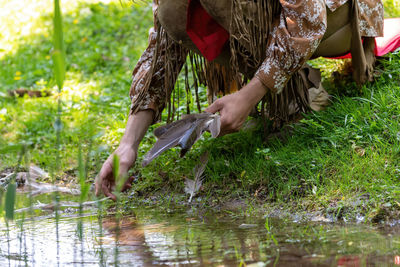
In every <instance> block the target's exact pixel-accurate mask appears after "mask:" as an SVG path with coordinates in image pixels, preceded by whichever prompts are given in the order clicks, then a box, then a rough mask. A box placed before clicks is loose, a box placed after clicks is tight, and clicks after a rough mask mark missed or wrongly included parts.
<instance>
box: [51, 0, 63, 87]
mask: <svg viewBox="0 0 400 267" xmlns="http://www.w3.org/2000/svg"><path fill="white" fill-rule="evenodd" d="M53 25H54V38H53V44H54V49H53V52H52V54H53V62H54V76H55V78H56V81H57V86H58V90H59V91H61V89H62V87H63V83H64V79H65V51H64V38H63V29H62V15H61V11H60V1H59V0H54V21H53Z"/></svg>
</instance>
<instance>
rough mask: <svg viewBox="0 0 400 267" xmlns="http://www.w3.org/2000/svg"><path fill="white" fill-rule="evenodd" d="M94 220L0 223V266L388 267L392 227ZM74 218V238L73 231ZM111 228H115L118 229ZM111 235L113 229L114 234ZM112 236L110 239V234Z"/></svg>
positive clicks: (187, 215)
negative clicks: (79, 227)
mask: <svg viewBox="0 0 400 267" xmlns="http://www.w3.org/2000/svg"><path fill="white" fill-rule="evenodd" d="M134 210H135V214H134V215H132V216H123V217H122V218H121V221H120V228H118V227H117V223H116V219H115V218H114V217H109V218H99V217H98V216H97V213H96V212H94V210H90V209H89V210H86V211H85V214H84V215H83V216H78V215H77V214H76V213H75V210H74V209H71V208H69V209H67V210H65V211H64V212H63V213H61V215H60V219H59V221H58V229H59V231H58V240H57V233H56V220H55V218H54V214H53V212H51V211H49V212H46V213H41V214H40V216H38V217H36V218H35V220H25V221H24V222H23V223H22V225H23V227H20V226H21V221H20V222H14V223H13V224H10V226H9V229H10V230H9V231H8V233H7V227H6V225H5V223H4V222H2V223H0V232H1V233H2V234H0V239H1V241H0V266H25V265H26V266H102V265H103V266H115V265H119V266H171V265H172V266H239V265H242V266H245V265H247V266H395V265H396V264H397V265H400V228H399V227H391V228H385V227H372V226H367V225H360V224H357V225H338V224H327V223H315V222H313V223H310V222H309V223H304V222H302V223H299V222H293V221H287V220H280V219H272V218H271V219H268V220H266V219H263V218H249V217H237V216H234V215H229V214H226V213H214V212H211V211H208V212H204V211H203V212H194V211H192V210H191V209H190V208H189V209H187V210H175V211H173V212H160V211H157V210H155V209H154V208H153V209H152V208H138V209H134ZM79 221H81V222H82V229H83V230H82V236H81V238H80V235H79V231H77V229H78V223H79ZM118 229H120V230H119V231H118ZM117 233H119V234H117ZM117 235H118V236H119V238H118V240H116V236H117Z"/></svg>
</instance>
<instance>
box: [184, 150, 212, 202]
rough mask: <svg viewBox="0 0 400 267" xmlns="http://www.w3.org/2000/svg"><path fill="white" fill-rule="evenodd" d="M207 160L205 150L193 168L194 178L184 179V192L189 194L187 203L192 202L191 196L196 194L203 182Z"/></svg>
mask: <svg viewBox="0 0 400 267" xmlns="http://www.w3.org/2000/svg"><path fill="white" fill-rule="evenodd" d="M207 162H208V152H205V153H203V154H202V155H201V157H200V163H199V164H198V165H197V166H196V167H194V169H193V172H194V180H192V179H188V178H186V179H185V193H186V194H189V195H190V197H189V203H190V202H192V198H193V197H194V196H195V195H196V193H197V192H198V191H199V189H200V188H201V185H202V184H203V178H202V175H203V173H204V170H205V168H206V165H207Z"/></svg>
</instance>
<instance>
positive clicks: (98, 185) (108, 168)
mask: <svg viewBox="0 0 400 267" xmlns="http://www.w3.org/2000/svg"><path fill="white" fill-rule="evenodd" d="M114 156H118V158H119V175H118V177H121V178H124V177H127V174H128V171H129V169H130V168H131V167H132V165H133V163H135V160H136V157H137V149H136V150H135V149H134V148H132V147H131V146H130V145H123V144H121V145H120V146H119V147H118V148H117V149H116V150H115V151H114V153H112V154H111V155H110V156H109V157H108V159H107V160H106V161H105V162H104V164H103V167H102V168H101V170H100V173H99V175H98V177H97V178H96V181H95V189H96V195H99V194H100V193H101V192H103V193H104V195H105V196H106V197H109V198H111V199H113V200H114V201H115V200H116V199H117V198H116V196H115V195H114V194H113V193H112V192H113V191H115V183H116V181H115V177H114V171H113V167H114V166H113V162H114ZM132 182H133V181H132V178H129V179H128V180H127V181H125V182H124V185H123V186H122V188H121V192H123V191H125V190H128V189H130V188H131V186H132V185H131V183H132Z"/></svg>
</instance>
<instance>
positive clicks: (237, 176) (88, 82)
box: [0, 0, 400, 218]
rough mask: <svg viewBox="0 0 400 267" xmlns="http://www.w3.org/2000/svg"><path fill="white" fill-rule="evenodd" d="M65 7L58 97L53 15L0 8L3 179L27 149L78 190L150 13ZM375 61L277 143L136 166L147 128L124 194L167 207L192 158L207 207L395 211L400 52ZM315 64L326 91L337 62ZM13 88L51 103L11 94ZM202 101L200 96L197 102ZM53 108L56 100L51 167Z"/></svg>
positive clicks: (253, 140) (113, 139) (99, 149)
mask: <svg viewBox="0 0 400 267" xmlns="http://www.w3.org/2000/svg"><path fill="white" fill-rule="evenodd" d="M384 2H385V7H386V10H385V12H386V16H391V17H394V16H400V7H399V3H398V2H396V1H393V0H387V1H384ZM68 3H69V4H68V6H67V5H65V4H64V5H62V6H63V28H64V43H65V50H66V54H67V58H66V75H65V81H64V84H63V90H62V91H61V92H58V90H57V86H56V84H57V82H56V80H55V79H54V78H53V74H52V68H53V67H52V66H53V62H52V58H51V53H52V51H51V49H52V34H51V31H52V27H51V24H52V12H53V10H52V9H51V8H50V9H49V8H48V7H49V6H50V7H51V6H52V1H51V0H41V1H34V2H29V1H10V2H7V3H0V10H1V11H0V16H1V17H5V18H6V17H10V18H11V17H12V18H16V19H17V20H16V21H15V20H14V19H13V20H10V19H5V20H3V19H2V21H6V23H4V24H3V23H2V24H1V26H0V32H1V35H0V37H1V38H0V48H1V50H0V151H1V153H2V157H1V158H0V170H1V169H2V168H5V167H9V166H16V164H17V161H18V160H17V159H18V153H19V147H20V146H21V145H26V146H27V147H28V149H29V154H30V161H31V162H32V163H33V164H36V165H39V166H40V167H42V168H43V169H45V170H47V171H50V172H52V173H53V175H52V177H51V178H52V180H53V181H58V182H59V181H60V180H65V179H75V177H76V176H79V177H80V178H81V180H80V183H81V184H83V185H84V183H83V182H82V177H83V174H82V173H83V170H82V166H79V162H80V161H78V154H79V155H80V158H82V155H85V157H86V160H87V161H88V164H87V174H85V177H86V176H87V177H88V178H87V179H88V181H92V180H93V178H94V176H95V174H96V173H97V172H98V170H99V168H100V165H101V162H102V161H103V160H105V159H106V157H107V155H108V154H109V153H110V152H112V151H113V149H114V148H115V147H116V146H117V145H118V141H119V139H120V138H121V136H122V134H123V131H124V126H125V121H126V119H127V115H128V112H129V106H130V100H129V97H128V91H129V87H130V78H131V75H130V74H131V72H132V70H133V67H134V65H135V63H136V61H137V60H138V59H139V57H140V55H141V53H142V51H143V49H144V48H145V46H146V42H147V31H148V29H149V27H150V26H151V24H152V14H151V5H150V4H149V3H141V4H139V5H136V4H131V3H130V2H127V1H126V2H125V1H122V5H121V3H120V1H118V0H90V1H81V0H74V1H68ZM27 7H29V8H27ZM39 10H42V11H41V12H38V11H39ZM18 14H23V16H22V15H21V16H17V15H18ZM338 62H339V63H338ZM379 63H380V66H379V67H378V70H379V72H378V74H379V75H377V77H376V79H375V82H374V83H370V84H367V85H365V86H364V87H363V88H362V89H361V90H357V89H354V88H355V87H354V86H353V85H351V84H340V85H332V84H330V85H329V86H327V87H328V88H329V90H330V92H331V93H333V94H334V100H333V104H332V105H331V106H330V107H329V108H328V109H327V110H325V111H323V112H319V113H310V114H307V115H305V117H304V119H303V120H302V121H300V122H299V123H297V124H295V125H292V126H290V127H288V128H286V129H285V130H284V132H285V131H287V132H288V134H287V135H285V137H284V138H269V139H267V140H266V139H265V138H264V137H265V136H264V135H263V130H262V129H261V128H262V127H259V128H257V129H255V130H247V131H242V132H239V133H237V134H232V135H229V136H226V137H223V138H218V139H211V138H210V137H209V136H205V138H203V139H202V140H200V141H199V142H198V143H197V144H196V145H195V146H194V148H193V150H192V151H191V152H189V153H188V154H187V156H185V158H182V159H181V158H179V156H178V154H179V153H178V151H177V149H175V150H174V149H173V150H171V151H169V152H167V153H165V154H163V155H162V156H161V157H159V158H158V159H157V160H155V161H154V162H153V163H152V164H150V166H149V167H146V168H144V169H142V168H141V167H140V161H141V158H142V157H143V155H144V153H145V152H147V151H148V150H149V149H150V147H151V146H152V144H153V143H154V141H155V140H154V139H155V138H154V137H153V135H152V133H151V132H152V131H151V130H150V131H149V133H148V134H147V135H146V137H145V139H144V141H143V144H142V146H141V150H140V151H139V159H138V161H137V164H136V166H135V171H140V176H139V179H138V181H137V182H136V184H135V186H134V189H133V192H131V193H130V195H133V196H144V197H148V196H150V195H155V194H157V195H160V196H162V197H160V199H165V201H161V200H160V203H164V202H165V203H168V206H169V205H170V202H171V199H172V198H173V197H174V196H175V195H178V194H181V193H182V192H183V186H184V185H183V183H184V178H185V177H188V178H191V173H192V169H193V167H194V166H195V165H196V162H197V160H198V157H199V156H200V155H201V153H202V152H203V151H209V152H210V160H209V163H208V165H207V169H206V172H205V175H206V179H205V182H204V185H203V189H202V191H201V192H200V194H199V196H200V198H202V199H203V200H205V201H208V202H209V203H213V202H220V201H224V200H225V199H227V198H228V199H237V198H241V199H246V200H247V201H248V202H249V203H250V202H253V201H255V202H258V203H267V204H266V205H271V203H275V204H276V203H277V204H285V205H289V206H290V207H289V208H293V209H295V210H304V209H306V210H318V209H323V210H325V211H327V212H328V213H332V214H335V216H343V214H344V213H343V211H346V212H350V211H352V210H354V211H355V210H357V211H361V212H363V213H364V214H366V215H368V216H370V217H374V218H375V217H376V216H377V215H381V214H382V210H384V211H391V212H398V211H399V210H400V160H399V159H400V157H399V156H400V155H399V154H400V124H399V114H400V88H399V84H400V77H399V74H400V55H399V54H397V55H395V54H393V55H389V56H387V57H385V58H384V59H381V60H380V61H379ZM313 64H315V65H318V66H322V67H324V68H325V78H326V80H327V81H328V82H329V77H328V75H329V73H331V71H332V70H333V69H335V68H340V64H341V63H340V61H327V60H317V61H316V62H314V63H313ZM180 82H181V83H182V82H183V81H180ZM18 88H26V89H34V90H47V91H51V92H52V95H51V96H49V97H44V98H28V97H25V98H11V97H8V95H7V91H8V90H13V89H18ZM181 88H183V86H181ZM204 93H205V91H204V88H202V94H203V99H204ZM58 99H61V100H62V116H61V122H62V123H61V125H62V128H61V131H60V140H61V143H60V155H59V156H60V162H59V163H60V165H59V166H57V161H56V158H57V155H58V150H57V134H56V131H57V129H58V125H57V124H56V123H55V122H56V115H57V108H58V107H57V100H58ZM182 102H185V101H184V100H182ZM192 110H193V109H192ZM153 127H155V126H153ZM80 149H81V150H82V151H81V152H80ZM78 173H80V175H79V174H78ZM85 173H86V170H85ZM154 192H155V193H154ZM164 196H165V197H164ZM167 196H168V197H167ZM177 198H178V196H177ZM359 200H362V201H361V202H360V201H359ZM122 201H127V200H122ZM287 203H290V204H287ZM383 214H384V213H383Z"/></svg>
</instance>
